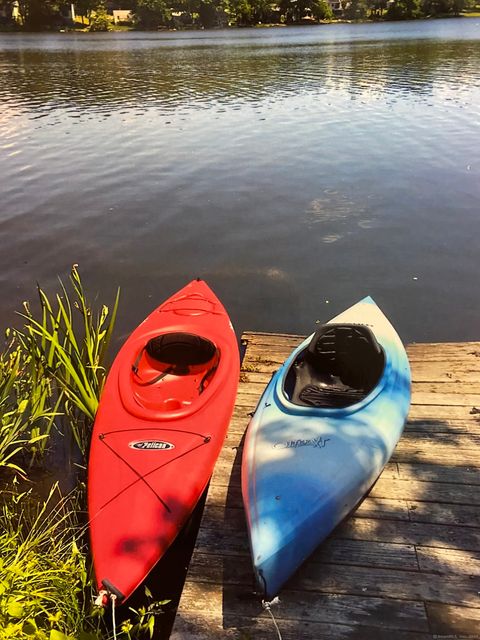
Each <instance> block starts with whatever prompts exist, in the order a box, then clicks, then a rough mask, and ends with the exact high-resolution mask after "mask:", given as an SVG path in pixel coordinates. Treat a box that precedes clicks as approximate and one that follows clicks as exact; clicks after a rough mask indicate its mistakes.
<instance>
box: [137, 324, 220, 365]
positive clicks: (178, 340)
mask: <svg viewBox="0 0 480 640" xmlns="http://www.w3.org/2000/svg"><path fill="white" fill-rule="evenodd" d="M145 351H146V353H147V354H148V356H149V357H150V358H151V359H152V360H153V361H155V362H157V363H158V364H159V365H163V366H166V367H168V368H170V369H171V370H172V371H174V372H175V374H176V375H187V374H188V373H190V372H192V370H193V369H195V368H198V367H200V368H202V365H207V364H208V363H210V362H211V361H213V360H214V359H216V356H217V355H218V352H217V347H216V346H215V345H214V344H213V342H211V341H210V340H207V338H203V337H202V336H199V335H196V334H193V333H183V332H175V333H166V334H163V335H159V336H156V337H155V338H151V339H150V340H149V341H148V342H147V344H146V345H145Z"/></svg>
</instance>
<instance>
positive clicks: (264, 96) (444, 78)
mask: <svg viewBox="0 0 480 640" xmlns="http://www.w3.org/2000/svg"><path fill="white" fill-rule="evenodd" d="M479 178H480V20H477V19H468V20H467V19H451V20H439V21H429V22H414V23H396V24H372V25H329V26H321V27H304V28H288V29H254V30H250V29H245V30H241V31H215V32H208V31H204V32H198V33H191V32H188V33H159V34H156V33H154V34H152V33H145V34H141V33H134V34H132V33H122V34H53V35H18V34H3V35H0V243H1V244H0V246H1V253H0V295H1V299H2V307H1V311H0V322H1V326H6V325H8V324H12V322H14V314H13V311H14V310H15V309H19V308H20V306H21V302H22V300H24V299H26V298H34V296H35V281H37V280H38V281H39V282H40V283H41V284H42V285H44V286H45V287H46V288H47V289H51V290H52V291H53V290H56V284H55V283H56V278H57V276H58V275H61V276H64V277H66V276H67V274H68V271H69V267H70V265H71V264H72V263H73V262H77V263H79V265H80V270H81V273H82V275H83V276H84V280H85V283H86V286H87V288H88V290H89V291H91V292H92V293H96V292H98V293H99V296H100V298H101V300H102V301H103V300H105V301H106V300H109V299H111V298H112V296H113V292H114V290H115V288H116V287H117V285H120V286H121V288H122V305H121V315H120V319H119V329H118V331H119V334H120V335H123V334H125V333H126V332H128V331H130V330H131V329H132V328H133V327H134V326H135V325H136V324H137V323H138V322H139V321H140V320H141V319H142V318H143V317H144V316H145V315H146V314H147V313H148V312H149V311H150V310H151V309H152V308H153V307H154V306H156V305H157V304H158V303H159V302H160V301H161V300H163V299H164V298H166V297H167V296H168V295H170V294H171V293H172V292H173V291H175V290H176V289H178V288H179V287H180V286H182V285H183V284H185V283H186V282H187V281H189V280H190V279H192V278H193V277H196V276H201V277H204V278H205V279H207V281H208V282H209V283H210V284H211V285H212V286H213V288H214V289H215V290H216V292H217V293H218V294H219V295H220V297H221V298H222V299H223V301H224V303H225V305H226V306H227V308H228V310H229V312H230V314H231V317H232V320H233V322H234V324H235V326H236V328H237V331H238V332H239V333H240V332H241V331H242V330H244V329H255V330H266V331H288V332H299V333H300V332H307V331H309V330H310V329H312V328H313V322H314V321H315V320H316V319H317V318H319V319H321V320H327V319H328V318H329V317H331V316H332V315H334V314H335V313H337V312H339V311H341V310H343V309H344V308H346V307H347V306H349V305H350V304H353V303H354V302H356V301H357V300H358V299H360V298H361V297H362V296H364V295H366V294H371V295H372V296H373V297H374V298H375V299H376V300H377V302H378V303H379V304H380V305H381V306H382V308H383V309H384V310H385V311H386V313H387V314H388V315H389V316H390V318H391V319H392V320H393V321H394V323H395V324H396V326H397V328H398V330H399V332H400V334H401V335H402V337H403V338H404V339H405V340H407V341H411V340H418V341H421V340H468V339H480V285H479V279H480V278H479V263H480V212H479V200H480V180H479Z"/></svg>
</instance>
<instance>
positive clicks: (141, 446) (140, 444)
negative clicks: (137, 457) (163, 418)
mask: <svg viewBox="0 0 480 640" xmlns="http://www.w3.org/2000/svg"><path fill="white" fill-rule="evenodd" d="M128 446H129V447H130V448H131V449H137V450H139V451H169V450H170V449H175V445H174V444H172V443H171V442H165V440H135V441H134V442H129V443H128Z"/></svg>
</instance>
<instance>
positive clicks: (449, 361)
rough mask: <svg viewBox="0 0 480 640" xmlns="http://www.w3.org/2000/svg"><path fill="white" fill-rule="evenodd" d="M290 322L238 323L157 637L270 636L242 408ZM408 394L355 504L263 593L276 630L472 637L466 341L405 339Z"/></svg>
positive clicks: (474, 559) (359, 638)
mask: <svg viewBox="0 0 480 640" xmlns="http://www.w3.org/2000/svg"><path fill="white" fill-rule="evenodd" d="M300 340H301V336H292V335H276V334H275V335H273V334H265V333H246V334H244V336H243V343H244V345H245V348H246V352H245V357H244V360H243V367H242V374H241V382H240V386H239V392H238V398H237V404H236V407H235V412H234V415H233V418H232V422H231V425H230V429H229V432H228V436H227V440H226V442H225V446H224V448H223V451H222V454H221V457H220V459H219V460H218V463H217V466H216V469H215V473H214V476H213V478H212V481H211V484H210V489H209V493H208V497H207V502H206V506H205V511H204V515H203V520H202V524H201V527H200V531H199V534H198V539H197V543H196V547H195V550H194V553H193V557H192V561H191V564H190V568H189V572H188V575H187V580H186V583H185V587H184V590H183V594H182V598H181V600H180V605H179V608H178V613H177V617H176V620H175V624H174V627H173V631H172V635H171V640H217V639H220V638H227V639H238V640H248V639H252V640H267V639H268V640H275V639H276V638H277V632H276V630H275V627H274V625H273V622H272V620H271V619H270V618H269V616H268V613H267V612H266V611H263V610H262V607H261V605H260V603H259V601H258V599H256V598H255V597H253V596H252V591H253V572H252V569H251V563H250V556H249V549H248V539H247V532H246V527H245V518H244V514H243V508H242V500H241V491H240V462H241V453H242V451H241V450H242V439H243V435H244V432H245V429H246V427H247V424H248V419H249V418H248V414H249V412H251V411H252V410H253V409H254V408H255V406H256V404H257V401H258V399H259V397H260V394H261V392H262V390H263V389H264V387H265V385H266V383H267V382H268V381H269V379H270V377H271V374H272V373H273V371H275V370H276V369H277V368H278V367H279V366H280V364H281V363H282V362H283V361H284V360H285V358H286V356H287V355H288V354H289V353H290V352H291V350H292V349H293V347H294V346H296V345H298V344H299V342H300ZM407 352H408V356H409V359H410V363H411V368H412V377H413V389H412V406H411V410H410V415H409V419H408V424H407V425H406V428H405V431H404V433H403V436H402V438H401V439H400V442H399V443H398V445H397V448H396V449H395V452H394V454H393V457H392V459H391V461H390V462H389V463H388V464H387V466H386V467H385V470H384V472H383V473H382V475H381V476H380V478H379V480H378V481H377V483H376V484H375V486H374V487H373V489H372V490H371V492H370V494H369V495H368V497H367V498H366V499H365V500H364V502H363V503H362V504H361V505H360V507H359V508H358V509H357V510H356V511H355V512H354V514H353V515H352V516H351V517H349V518H348V519H347V520H346V521H345V522H344V523H342V524H341V525H340V526H339V527H338V528H337V529H336V530H335V532H334V533H333V534H332V535H331V536H330V538H328V540H327V541H325V542H324V543H323V544H322V545H320V547H319V548H318V549H317V551H316V552H315V553H314V554H313V556H312V557H311V558H310V559H309V560H308V562H307V563H305V565H304V566H303V567H302V568H301V569H300V570H299V571H298V573H297V574H296V576H295V577H294V578H293V580H291V581H290V582H289V584H288V588H285V589H284V590H283V591H282V592H281V594H280V600H281V602H280V603H279V604H278V605H276V606H274V607H272V611H273V613H274V615H275V618H276V620H277V623H278V626H279V629H280V632H281V635H282V638H283V640H309V639H312V640H324V639H325V640H337V639H340V638H341V639H342V640H347V639H348V640H363V639H365V640H384V639H385V640H427V639H429V640H432V639H433V638H436V639H437V640H440V639H442V638H443V639H444V640H447V639H450V640H451V639H455V640H460V639H465V640H466V639H467V638H468V639H469V640H473V639H477V640H478V639H480V446H479V445H480V342H475V343H459V344H412V345H410V346H409V347H408V349H407Z"/></svg>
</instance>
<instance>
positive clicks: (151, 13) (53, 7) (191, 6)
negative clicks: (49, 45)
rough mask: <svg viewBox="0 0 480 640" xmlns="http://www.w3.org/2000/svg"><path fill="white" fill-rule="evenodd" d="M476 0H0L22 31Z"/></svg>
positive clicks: (378, 14) (151, 25) (359, 13)
mask: <svg viewBox="0 0 480 640" xmlns="http://www.w3.org/2000/svg"><path fill="white" fill-rule="evenodd" d="M476 2H477V0H277V1H275V2H271V1H269V0H121V1H100V0H77V2H74V3H73V9H74V10H73V12H72V3H71V2H64V1H61V0H0V20H1V22H2V23H3V25H4V26H7V27H8V26H9V27H11V28H17V29H24V30H43V29H58V28H61V27H68V26H73V25H74V20H73V16H75V19H76V22H75V24H76V26H77V27H78V26H84V27H85V28H89V29H91V30H92V31H107V30H109V29H110V28H111V27H112V24H113V20H112V15H113V11H114V10H119V9H123V10H126V11H129V12H130V15H129V16H128V19H127V20H126V22H128V24H129V26H131V27H133V28H137V29H159V28H177V29H178V28H195V27H197V28H202V27H204V28H211V27H227V26H237V27H244V26H254V25H259V24H301V23H314V22H320V21H330V20H334V19H343V20H410V19H415V18H424V17H437V16H447V15H459V14H460V13H461V12H462V11H464V10H465V9H469V8H474V7H475V5H476Z"/></svg>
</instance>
